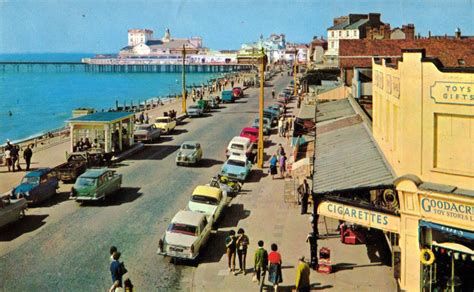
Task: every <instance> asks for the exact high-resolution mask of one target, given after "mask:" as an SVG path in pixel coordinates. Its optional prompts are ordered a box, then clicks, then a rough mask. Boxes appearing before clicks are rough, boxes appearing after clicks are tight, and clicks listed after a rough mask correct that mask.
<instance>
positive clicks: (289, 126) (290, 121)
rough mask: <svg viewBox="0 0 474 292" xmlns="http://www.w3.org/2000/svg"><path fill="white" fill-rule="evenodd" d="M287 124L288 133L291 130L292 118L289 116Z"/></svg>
mask: <svg viewBox="0 0 474 292" xmlns="http://www.w3.org/2000/svg"><path fill="white" fill-rule="evenodd" d="M287 123H288V127H287V130H288V132H289V131H291V129H292V128H293V116H289V117H288V119H287Z"/></svg>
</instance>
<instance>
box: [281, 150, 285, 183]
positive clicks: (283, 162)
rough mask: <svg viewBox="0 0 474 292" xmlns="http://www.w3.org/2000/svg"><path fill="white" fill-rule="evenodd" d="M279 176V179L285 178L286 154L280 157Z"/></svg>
mask: <svg viewBox="0 0 474 292" xmlns="http://www.w3.org/2000/svg"><path fill="white" fill-rule="evenodd" d="M280 175H281V178H285V176H286V154H285V153H283V154H282V155H281V156H280Z"/></svg>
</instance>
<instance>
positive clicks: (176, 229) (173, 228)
mask: <svg viewBox="0 0 474 292" xmlns="http://www.w3.org/2000/svg"><path fill="white" fill-rule="evenodd" d="M168 231H169V232H173V233H181V234H186V235H193V236H195V235H196V233H197V227H196V226H192V225H187V224H179V223H171V224H170V225H169V226H168Z"/></svg>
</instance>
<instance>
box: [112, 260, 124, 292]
mask: <svg viewBox="0 0 474 292" xmlns="http://www.w3.org/2000/svg"><path fill="white" fill-rule="evenodd" d="M112 258H113V261H112V263H111V264H110V273H111V274H112V283H115V281H118V282H119V287H122V269H121V267H120V262H119V258H120V252H114V253H113V254H112Z"/></svg>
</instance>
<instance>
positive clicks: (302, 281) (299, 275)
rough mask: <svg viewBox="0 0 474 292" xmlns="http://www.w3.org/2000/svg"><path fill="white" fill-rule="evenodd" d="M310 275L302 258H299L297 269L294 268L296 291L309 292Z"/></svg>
mask: <svg viewBox="0 0 474 292" xmlns="http://www.w3.org/2000/svg"><path fill="white" fill-rule="evenodd" d="M310 273H311V270H310V269H309V265H308V264H307V263H306V262H305V260H304V256H301V257H300V258H299V263H298V267H297V268H296V291H301V292H309V291H310V282H309V275H310Z"/></svg>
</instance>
